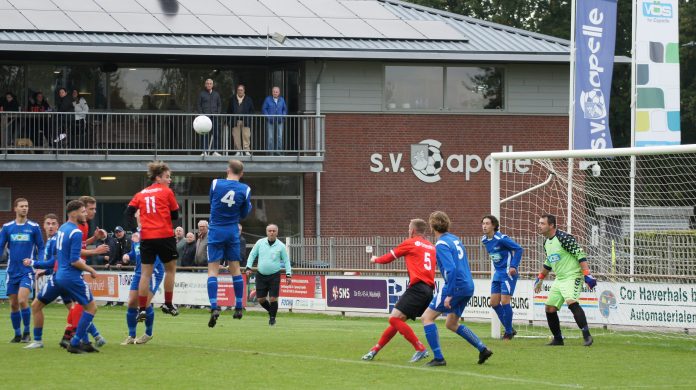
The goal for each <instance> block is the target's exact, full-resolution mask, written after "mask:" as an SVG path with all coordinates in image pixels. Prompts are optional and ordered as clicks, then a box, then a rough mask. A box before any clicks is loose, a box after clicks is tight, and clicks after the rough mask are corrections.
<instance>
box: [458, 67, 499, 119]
mask: <svg viewBox="0 0 696 390" xmlns="http://www.w3.org/2000/svg"><path fill="white" fill-rule="evenodd" d="M445 102H446V104H445V107H447V108H448V109H449V110H451V111H477V110H489V109H493V110H496V109H497V110H500V109H502V108H503V70H502V69H501V68H492V67H490V68H479V67H447V99H446V100H445Z"/></svg>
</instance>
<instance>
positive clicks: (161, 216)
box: [126, 161, 179, 321]
mask: <svg viewBox="0 0 696 390" xmlns="http://www.w3.org/2000/svg"><path fill="white" fill-rule="evenodd" d="M147 171H148V177H149V178H150V181H152V182H153V183H152V185H151V186H149V187H147V188H145V189H144V190H142V191H140V192H138V193H137V194H135V195H134V196H133V199H132V200H131V201H130V203H129V204H128V208H126V216H127V224H126V225H127V226H128V227H130V228H133V229H134V228H135V226H137V223H136V219H135V213H136V212H137V211H138V210H139V211H140V226H141V228H140V237H141V241H140V258H141V267H142V269H141V271H142V274H141V277H140V285H139V286H138V308H139V313H138V321H144V320H145V318H146V317H147V312H146V310H147V300H148V296H149V294H150V279H151V278H152V270H153V268H154V264H155V259H156V258H157V257H158V256H159V258H160V260H161V261H162V263H164V306H162V311H163V312H164V313H165V314H171V315H173V316H176V315H179V311H178V310H177V308H176V306H174V305H173V304H172V297H173V295H174V278H175V274H176V259H177V257H178V255H177V251H176V240H175V238H174V228H173V226H172V221H175V220H177V219H179V204H178V203H177V202H176V198H175V196H174V191H172V189H171V188H169V184H170V183H171V182H172V179H171V171H170V170H169V166H168V165H167V164H165V163H164V162H162V161H153V162H151V163H149V164H148V165H147Z"/></svg>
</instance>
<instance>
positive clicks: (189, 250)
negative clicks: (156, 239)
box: [181, 232, 196, 267]
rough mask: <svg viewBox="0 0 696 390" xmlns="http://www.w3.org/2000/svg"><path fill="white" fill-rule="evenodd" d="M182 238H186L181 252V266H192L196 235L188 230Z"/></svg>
mask: <svg viewBox="0 0 696 390" xmlns="http://www.w3.org/2000/svg"><path fill="white" fill-rule="evenodd" d="M184 240H186V245H184V249H183V251H182V253H181V266H182V267H193V266H194V265H195V262H196V236H195V235H194V234H193V233H191V232H188V233H187V234H186V238H185V239H184Z"/></svg>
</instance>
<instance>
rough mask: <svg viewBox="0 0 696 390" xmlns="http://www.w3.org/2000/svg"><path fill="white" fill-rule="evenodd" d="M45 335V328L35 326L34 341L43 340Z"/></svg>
mask: <svg viewBox="0 0 696 390" xmlns="http://www.w3.org/2000/svg"><path fill="white" fill-rule="evenodd" d="M42 337H43V328H37V327H34V341H41V338H42Z"/></svg>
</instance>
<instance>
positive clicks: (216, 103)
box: [197, 79, 222, 156]
mask: <svg viewBox="0 0 696 390" xmlns="http://www.w3.org/2000/svg"><path fill="white" fill-rule="evenodd" d="M213 85H214V83H213V80H212V79H207V80H205V90H204V91H201V93H200V94H199V95H198V104H197V108H198V113H199V114H216V115H217V114H220V113H222V99H221V98H220V94H219V93H218V92H217V91H214V90H213ZM209 118H210V120H211V121H212V122H213V129H212V130H211V134H206V135H204V136H202V137H201V139H202V141H203V154H202V155H203V156H205V155H206V150H208V153H212V154H213V156H219V155H220V153H218V152H217V151H218V150H220V117H218V116H210V117H209ZM210 135H212V136H213V143H212V147H211V145H210V141H209V136H210Z"/></svg>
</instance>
